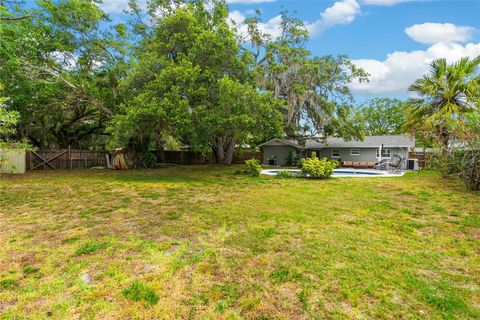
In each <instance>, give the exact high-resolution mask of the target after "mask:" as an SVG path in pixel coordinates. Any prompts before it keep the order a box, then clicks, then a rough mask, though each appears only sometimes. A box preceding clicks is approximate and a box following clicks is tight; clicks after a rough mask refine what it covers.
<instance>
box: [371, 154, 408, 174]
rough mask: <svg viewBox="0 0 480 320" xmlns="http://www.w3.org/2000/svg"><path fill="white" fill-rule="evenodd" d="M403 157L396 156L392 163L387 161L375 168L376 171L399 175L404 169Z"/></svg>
mask: <svg viewBox="0 0 480 320" xmlns="http://www.w3.org/2000/svg"><path fill="white" fill-rule="evenodd" d="M402 163H403V157H402V156H400V155H398V154H394V155H393V157H392V160H391V161H386V162H382V163H380V164H378V165H377V166H375V169H379V170H387V172H388V173H398V172H400V169H401V168H402Z"/></svg>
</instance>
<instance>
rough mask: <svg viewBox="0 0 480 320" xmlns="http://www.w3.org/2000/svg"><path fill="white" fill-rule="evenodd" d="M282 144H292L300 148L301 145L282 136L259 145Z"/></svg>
mask: <svg viewBox="0 0 480 320" xmlns="http://www.w3.org/2000/svg"><path fill="white" fill-rule="evenodd" d="M281 145H289V146H292V147H295V148H299V147H300V146H299V145H298V143H296V142H295V141H291V140H285V139H280V138H274V139H271V140H268V141H265V142H264V143H262V144H261V145H259V147H263V146H281Z"/></svg>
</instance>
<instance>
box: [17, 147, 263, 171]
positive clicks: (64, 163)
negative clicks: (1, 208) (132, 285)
mask: <svg viewBox="0 0 480 320" xmlns="http://www.w3.org/2000/svg"><path fill="white" fill-rule="evenodd" d="M109 154H111V152H109V151H90V150H73V149H72V150H69V149H61V150H39V151H28V152H27V155H26V157H27V168H28V169H29V170H55V169H86V168H93V167H106V166H107V160H106V157H107V155H109ZM154 154H155V156H156V157H157V161H158V162H159V163H171V164H178V165H201V164H213V163H215V157H214V155H213V154H202V153H200V152H193V151H163V150H158V151H154ZM126 157H127V158H128V153H127V154H126ZM251 158H256V159H259V160H260V161H261V160H262V153H261V152H260V151H251V150H244V151H243V152H239V153H237V154H235V155H234V158H233V164H243V163H244V162H245V160H248V159H251Z"/></svg>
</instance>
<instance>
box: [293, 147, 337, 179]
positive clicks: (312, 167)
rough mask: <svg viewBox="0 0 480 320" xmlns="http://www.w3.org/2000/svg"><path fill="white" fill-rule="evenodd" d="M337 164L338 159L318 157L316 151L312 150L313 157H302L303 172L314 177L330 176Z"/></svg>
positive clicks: (324, 177)
mask: <svg viewBox="0 0 480 320" xmlns="http://www.w3.org/2000/svg"><path fill="white" fill-rule="evenodd" d="M337 166H338V161H336V160H328V159H327V158H323V159H318V158H317V155H316V154H315V152H312V156H311V158H306V159H302V173H303V174H304V175H305V176H308V177H310V178H314V179H328V178H330V176H331V175H332V173H333V169H335V168H336V167H337Z"/></svg>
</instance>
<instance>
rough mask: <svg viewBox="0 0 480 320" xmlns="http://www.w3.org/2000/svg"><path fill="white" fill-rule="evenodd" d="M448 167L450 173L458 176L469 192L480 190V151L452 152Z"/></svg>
mask: <svg viewBox="0 0 480 320" xmlns="http://www.w3.org/2000/svg"><path fill="white" fill-rule="evenodd" d="M447 167H448V169H449V170H448V173H449V174H451V175H454V176H458V177H459V178H460V179H461V180H462V181H463V183H465V186H466V187H467V188H468V189H469V190H472V191H479V190H480V150H457V151H455V152H452V153H451V154H450V155H449V157H448V164H447Z"/></svg>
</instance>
